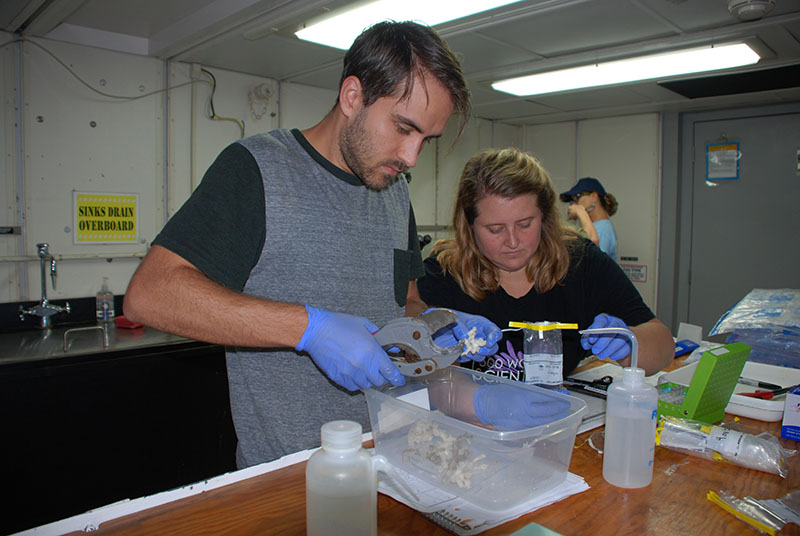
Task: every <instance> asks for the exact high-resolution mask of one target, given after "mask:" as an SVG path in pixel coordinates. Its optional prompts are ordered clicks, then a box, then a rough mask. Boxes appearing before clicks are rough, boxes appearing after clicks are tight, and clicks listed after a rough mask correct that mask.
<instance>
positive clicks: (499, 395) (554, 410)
mask: <svg viewBox="0 0 800 536" xmlns="http://www.w3.org/2000/svg"><path fill="white" fill-rule="evenodd" d="M472 401H473V404H474V405H475V415H477V417H478V420H480V421H481V422H482V423H483V424H485V425H487V426H493V427H494V428H496V429H499V430H521V429H523V428H531V427H533V426H540V425H542V424H547V423H549V422H553V421H557V420H559V419H562V418H564V417H566V416H567V413H568V412H569V409H570V405H569V402H568V401H566V400H562V399H560V398H557V397H556V396H553V395H550V394H547V393H540V392H536V391H532V390H529V389H525V388H523V387H516V386H514V385H505V384H488V385H482V386H481V387H478V388H477V389H476V390H475V393H474V394H473V395H472Z"/></svg>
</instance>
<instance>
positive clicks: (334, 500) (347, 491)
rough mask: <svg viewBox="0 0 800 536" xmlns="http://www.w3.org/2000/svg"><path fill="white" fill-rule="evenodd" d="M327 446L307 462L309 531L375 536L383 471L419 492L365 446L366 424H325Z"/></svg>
mask: <svg viewBox="0 0 800 536" xmlns="http://www.w3.org/2000/svg"><path fill="white" fill-rule="evenodd" d="M321 436H322V448H321V449H320V450H318V451H317V452H315V453H314V454H313V455H312V456H311V457H310V458H309V459H308V462H307V463H306V534H307V535H308V536H320V535H329V534H336V535H342V536H344V535H345V534H346V535H348V536H350V535H354V536H357V535H365V536H372V535H375V534H377V533H378V471H384V472H386V473H388V474H389V475H391V476H392V478H393V480H394V481H395V482H397V483H399V484H400V485H402V486H403V488H404V489H405V490H406V492H407V493H409V494H410V495H411V496H413V498H414V499H416V500H419V499H418V497H417V495H416V494H415V493H414V492H413V491H412V490H411V489H410V488H409V487H408V484H407V483H406V482H405V481H404V480H402V479H401V478H400V477H399V475H397V472H396V470H395V469H394V467H393V466H392V465H391V464H390V463H389V462H388V461H387V460H386V458H384V457H383V456H381V455H375V456H373V455H371V454H370V453H369V452H368V451H367V450H365V449H364V448H363V447H362V446H361V441H362V438H361V425H360V424H358V423H357V422H353V421H331V422H327V423H325V424H323V425H322V430H321Z"/></svg>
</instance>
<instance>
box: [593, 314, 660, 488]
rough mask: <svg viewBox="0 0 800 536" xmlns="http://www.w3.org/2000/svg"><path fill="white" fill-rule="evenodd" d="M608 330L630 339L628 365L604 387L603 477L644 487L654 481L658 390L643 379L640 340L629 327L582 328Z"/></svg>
mask: <svg viewBox="0 0 800 536" xmlns="http://www.w3.org/2000/svg"><path fill="white" fill-rule="evenodd" d="M585 333H601V334H602V333H608V334H617V335H623V336H625V337H628V338H629V339H630V340H631V366H630V367H625V368H623V369H622V377H621V378H616V379H615V380H614V381H613V382H612V383H611V385H609V386H608V390H607V391H606V426H605V438H604V439H603V478H604V479H605V480H606V482H608V483H609V484H612V485H614V486H617V487H620V488H629V489H632V488H643V487H645V486H649V485H650V483H651V482H652V481H653V458H654V456H655V450H656V424H657V422H658V419H657V414H658V390H657V389H656V388H655V387H653V386H652V385H649V384H647V383H645V382H644V370H643V369H640V368H638V367H637V365H638V358H639V344H638V342H637V341H636V336H635V335H634V334H633V332H632V331H631V330H630V329H627V328H617V327H607V328H592V329H587V330H584V331H582V332H581V334H585Z"/></svg>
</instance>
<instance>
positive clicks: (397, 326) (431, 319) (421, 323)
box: [374, 309, 464, 376]
mask: <svg viewBox="0 0 800 536" xmlns="http://www.w3.org/2000/svg"><path fill="white" fill-rule="evenodd" d="M456 322H458V317H457V316H456V314H455V313H454V312H453V311H451V310H449V309H431V310H429V311H427V312H425V313H423V314H421V315H420V316H417V317H402V318H396V319H394V320H392V321H390V322H389V323H387V324H386V325H385V326H383V327H382V328H381V329H379V330H378V331H376V332H375V334H374V336H375V338H376V339H377V340H378V344H380V345H381V346H382V347H383V349H384V350H386V353H387V354H389V357H390V358H391V359H392V361H394V364H395V365H396V366H397V368H398V370H399V371H400V373H401V374H403V375H404V376H425V375H426V374H430V373H431V372H434V371H436V370H439V369H442V368H444V367H447V366H449V365H451V364H452V363H453V362H454V361H455V360H456V359H458V357H459V356H460V355H461V353H462V352H463V351H464V341H458V344H456V345H455V346H439V345H438V344H436V343H435V342H434V341H433V336H434V334H435V333H436V332H438V331H439V330H441V329H442V328H446V327H447V326H450V325H453V324H455V323H456Z"/></svg>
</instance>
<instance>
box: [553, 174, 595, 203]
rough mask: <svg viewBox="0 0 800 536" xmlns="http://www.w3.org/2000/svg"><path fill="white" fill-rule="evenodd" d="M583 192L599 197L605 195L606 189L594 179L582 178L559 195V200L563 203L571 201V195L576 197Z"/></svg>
mask: <svg viewBox="0 0 800 536" xmlns="http://www.w3.org/2000/svg"><path fill="white" fill-rule="evenodd" d="M583 192H597V193H598V194H600V196H601V197H602V196H604V195H606V189H605V188H603V185H602V184H600V181H599V180H597V179H595V178H594V177H584V178H582V179H580V180H579V181H578V182H576V183H575V186H573V187H572V188H570V189H569V190H568V191H566V192H564V193H563V194H561V195H560V197H561V200H562V201H563V202H565V203H569V202H570V201H572V196H573V195H578V194H581V193H583Z"/></svg>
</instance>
